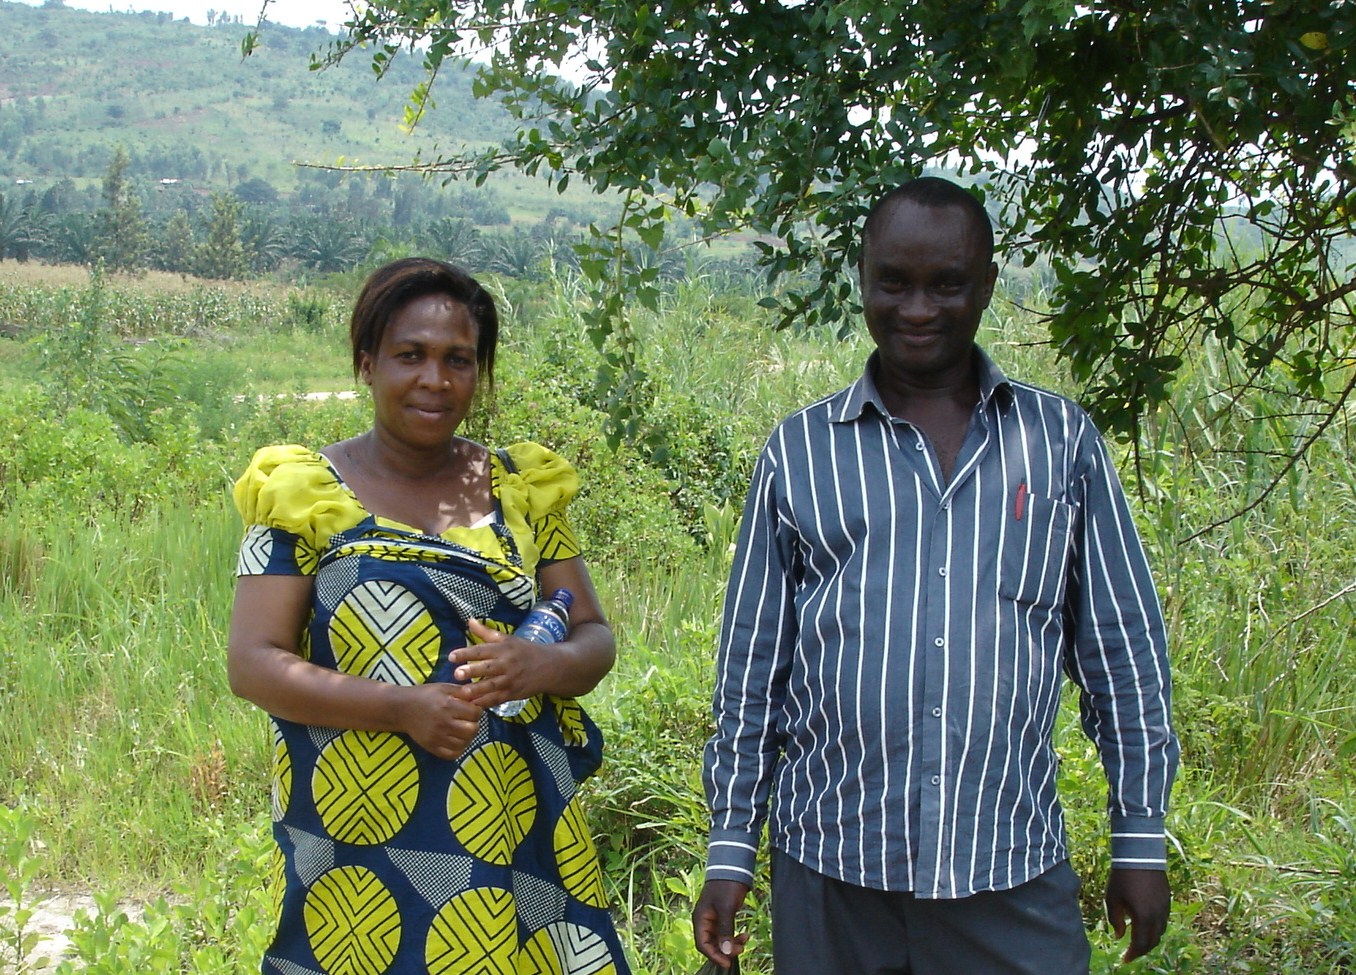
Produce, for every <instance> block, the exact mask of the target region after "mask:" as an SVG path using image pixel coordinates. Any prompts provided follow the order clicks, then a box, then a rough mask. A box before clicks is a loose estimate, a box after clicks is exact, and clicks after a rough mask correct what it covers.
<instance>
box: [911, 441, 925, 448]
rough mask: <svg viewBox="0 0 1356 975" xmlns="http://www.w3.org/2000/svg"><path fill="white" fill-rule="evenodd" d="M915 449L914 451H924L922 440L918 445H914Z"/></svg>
mask: <svg viewBox="0 0 1356 975" xmlns="http://www.w3.org/2000/svg"><path fill="white" fill-rule="evenodd" d="M913 449H914V450H922V449H923V441H921V440H920V441H918V442H917V443H916V444H914V445H913Z"/></svg>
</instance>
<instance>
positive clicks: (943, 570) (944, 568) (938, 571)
mask: <svg viewBox="0 0 1356 975" xmlns="http://www.w3.org/2000/svg"><path fill="white" fill-rule="evenodd" d="M937 574H938V575H939V576H945V575H946V566H942V567H941V568H940V569H938V570H937Z"/></svg>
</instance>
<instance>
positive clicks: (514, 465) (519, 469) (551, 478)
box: [496, 440, 579, 512]
mask: <svg viewBox="0 0 1356 975" xmlns="http://www.w3.org/2000/svg"><path fill="white" fill-rule="evenodd" d="M496 453H497V454H499V458H498V459H499V462H500V463H501V464H502V465H503V467H504V475H503V479H502V488H501V490H502V491H503V493H504V495H505V497H504V500H505V501H508V500H510V499H512V498H517V499H520V500H521V501H523V502H525V506H526V507H527V509H528V510H530V511H534V512H545V511H548V510H550V509H552V508H559V507H563V506H564V505H566V504H568V503H569V502H570V501H571V500H572V499H573V498H574V496H575V495H576V494H577V493H578V492H579V475H578V474H577V473H576V472H575V469H574V465H573V464H571V463H570V462H569V461H568V460H566V459H565V458H564V457H562V456H560V454H558V453H556V452H555V451H553V450H551V449H550V448H549V447H543V446H542V445H541V444H539V443H534V442H532V441H530V440H523V441H520V442H518V443H514V444H509V446H507V447H505V448H504V449H503V452H502V453H499V452H498V451H496ZM505 455H507V462H506V461H505Z"/></svg>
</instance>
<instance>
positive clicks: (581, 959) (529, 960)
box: [518, 922, 617, 975]
mask: <svg viewBox="0 0 1356 975" xmlns="http://www.w3.org/2000/svg"><path fill="white" fill-rule="evenodd" d="M518 971H519V972H520V973H523V975H527V973H531V975H617V966H616V964H615V963H614V962H613V961H612V954H611V952H609V951H608V949H607V945H606V944H605V943H604V941H603V939H602V938H600V937H598V935H597V934H595V933H594V932H593V931H590V930H589V929H588V928H585V927H581V926H580V925H577V924H567V923H563V922H562V923H560V924H550V925H547V926H546V927H544V928H542V929H541V930H540V931H538V932H537V933H536V934H534V935H533V936H532V939H531V940H530V941H528V943H527V944H525V945H523V950H522V952H521V954H520V957H519V959H518Z"/></svg>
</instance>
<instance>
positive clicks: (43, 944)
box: [25, 896, 95, 975]
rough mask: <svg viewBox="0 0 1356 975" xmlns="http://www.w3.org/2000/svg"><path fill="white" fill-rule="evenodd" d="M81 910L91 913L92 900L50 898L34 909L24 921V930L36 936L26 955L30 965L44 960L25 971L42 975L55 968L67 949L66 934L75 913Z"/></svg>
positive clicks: (92, 909)
mask: <svg viewBox="0 0 1356 975" xmlns="http://www.w3.org/2000/svg"><path fill="white" fill-rule="evenodd" d="M81 908H84V910H85V911H87V912H88V913H89V914H91V915H92V914H94V912H95V905H94V898H92V897H87V896H61V897H51V898H48V899H47V900H45V901H42V902H40V903H39V904H38V905H37V907H36V908H35V909H34V912H33V917H32V918H31V919H30V920H29V922H28V931H30V932H32V933H34V934H36V935H38V944H37V947H36V948H35V949H34V951H33V953H32V954H31V955H30V956H29V958H28V962H29V964H30V965H33V964H34V963H35V962H36V961H37V960H38V959H46V961H45V962H44V964H42V965H39V966H36V967H31V968H27V969H25V971H27V972H30V973H32V975H44V973H47V972H50V971H52V970H53V969H54V968H56V966H57V963H58V962H59V961H61V959H62V958H63V957H64V956H65V954H66V952H67V951H68V950H69V949H70V946H71V942H70V939H69V938H67V937H66V932H67V931H69V930H70V929H71V927H72V926H73V925H74V924H75V912H76V911H78V910H80V909H81Z"/></svg>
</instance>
